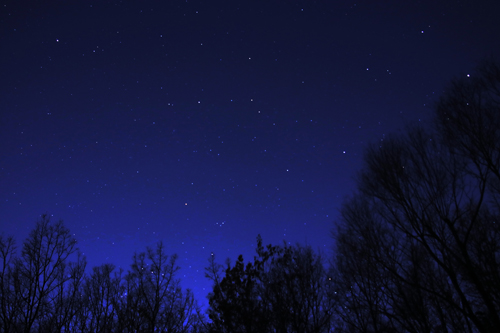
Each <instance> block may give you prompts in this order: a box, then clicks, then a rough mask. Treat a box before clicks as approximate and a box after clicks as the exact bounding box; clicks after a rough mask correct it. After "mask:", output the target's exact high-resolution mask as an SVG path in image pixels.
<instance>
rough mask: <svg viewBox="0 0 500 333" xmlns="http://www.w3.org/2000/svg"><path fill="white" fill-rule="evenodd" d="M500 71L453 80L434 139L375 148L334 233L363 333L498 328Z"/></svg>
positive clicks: (348, 314) (353, 318) (345, 290)
mask: <svg viewBox="0 0 500 333" xmlns="http://www.w3.org/2000/svg"><path fill="white" fill-rule="evenodd" d="M499 102H500V70H499V69H498V67H497V66H495V65H492V64H488V65H483V67H480V68H479V70H478V72H477V73H476V74H475V75H472V77H465V78H464V79H463V80H462V79H460V80H455V81H454V82H453V84H452V85H451V86H450V88H449V89H448V91H447V92H446V93H445V94H444V95H443V97H442V98H441V100H440V102H439V103H438V105H437V116H436V128H437V130H438V131H436V133H429V132H428V131H426V130H424V129H422V128H410V129H409V130H408V132H407V133H406V134H404V135H400V136H393V137H391V138H389V139H388V140H384V141H383V142H382V143H380V144H378V145H372V146H371V147H370V148H369V149H368V151H367V153H366V155H365V166H364V169H363V170H362V172H361V174H360V177H359V182H358V184H359V186H358V188H359V191H358V193H357V194H356V195H355V196H354V197H353V198H351V199H349V200H348V201H346V203H345V204H344V205H343V209H342V221H341V222H340V224H339V227H338V230H337V232H336V234H335V239H336V244H337V245H336V246H337V259H336V263H337V267H336V269H337V274H336V276H335V278H336V279H337V282H338V286H339V288H340V289H339V293H341V299H342V302H343V303H342V304H343V306H342V307H339V308H338V312H339V314H340V316H342V317H343V318H344V319H345V320H344V322H346V323H348V325H347V326H346V327H347V328H351V329H352V330H359V331H364V332H386V331H388V330H393V331H398V332H400V331H407V332H441V331H454V332H493V331H495V330H496V329H497V328H498V327H500V317H499V313H500V283H498V281H500V265H499V264H500V263H499V260H500V227H499V223H498V221H499V217H500V209H499V208H500V205H499V202H500V200H499V199H500V191H499V189H500V187H499V184H500V108H499Z"/></svg>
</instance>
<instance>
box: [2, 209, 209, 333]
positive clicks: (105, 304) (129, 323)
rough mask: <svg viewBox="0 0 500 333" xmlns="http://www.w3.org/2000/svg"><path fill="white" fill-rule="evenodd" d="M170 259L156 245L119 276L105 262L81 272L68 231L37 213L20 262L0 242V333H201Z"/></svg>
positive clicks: (6, 241) (9, 242)
mask: <svg viewBox="0 0 500 333" xmlns="http://www.w3.org/2000/svg"><path fill="white" fill-rule="evenodd" d="M72 255H73V257H72V258H75V259H76V260H75V261H73V262H70V261H69V258H70V256H72ZM176 258H177V257H176V256H175V255H173V256H167V255H166V254H165V252H164V246H163V244H162V243H161V242H160V243H158V245H157V247H156V249H155V250H152V249H149V248H148V249H147V252H146V253H139V254H135V255H134V258H133V263H132V266H131V270H130V271H128V272H127V273H126V274H124V272H123V270H121V269H120V270H118V271H116V270H115V267H114V265H113V264H109V263H108V264H103V265H101V266H98V267H94V268H93V270H92V273H91V274H90V275H86V274H85V267H86V260H85V257H83V256H82V255H81V254H80V253H79V252H78V250H77V248H76V241H75V240H74V239H73V237H72V236H71V234H70V232H69V230H68V229H67V228H66V227H64V225H63V223H62V221H59V222H57V223H52V222H50V219H49V217H48V216H46V215H43V216H42V218H41V221H39V222H38V223H37V224H36V227H35V228H34V230H33V231H32V232H31V233H30V235H29V237H28V238H27V239H26V241H25V242H24V243H23V250H22V253H21V256H20V257H17V256H16V246H15V242H14V239H13V238H11V237H9V238H4V237H3V236H1V237H0V265H1V266H0V332H1V333H6V332H16V333H17V332H26V333H27V332H81V333H84V332H85V333H86V332H89V333H90V332H92V333H94V332H103V333H104V332H120V333H127V332H175V333H188V332H192V333H195V332H204V328H205V327H206V323H205V319H204V317H203V316H202V315H201V313H200V309H199V308H198V306H197V304H196V302H195V300H194V296H193V293H192V292H191V291H190V290H187V291H183V290H182V289H181V288H180V282H179V280H177V279H176V278H175V273H176V272H177V270H178V267H177V266H176V265H175V261H176Z"/></svg>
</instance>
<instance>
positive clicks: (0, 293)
mask: <svg viewBox="0 0 500 333" xmlns="http://www.w3.org/2000/svg"><path fill="white" fill-rule="evenodd" d="M15 254H16V245H15V241H14V239H13V238H12V237H8V238H6V239H5V238H4V237H3V236H1V235H0V265H1V267H0V307H1V308H0V316H1V323H0V325H1V326H0V331H1V332H5V333H8V332H12V331H14V329H15V326H16V323H17V322H18V321H19V318H20V315H21V312H20V306H21V305H20V302H19V301H20V300H19V299H18V298H17V297H16V294H15V290H14V286H13V283H12V278H13V276H12V272H13V268H14V267H13V264H14V256H15Z"/></svg>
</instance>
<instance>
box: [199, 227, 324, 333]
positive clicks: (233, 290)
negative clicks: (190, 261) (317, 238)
mask: <svg viewBox="0 0 500 333" xmlns="http://www.w3.org/2000/svg"><path fill="white" fill-rule="evenodd" d="M209 262H210V265H209V267H207V275H208V276H209V277H210V278H211V279H212V280H213V281H214V289H213V292H212V293H211V294H210V296H209V304H210V308H209V311H208V314H209V318H210V319H211V320H212V324H211V331H212V332H304V333H305V332H318V333H320V332H328V331H329V330H330V328H331V323H332V314H333V302H332V301H333V299H332V298H331V297H330V296H329V290H330V287H331V284H330V283H329V282H330V280H329V279H328V277H327V274H326V270H325V269H324V266H323V262H322V260H321V257H320V256H318V255H316V254H315V253H314V252H313V251H312V249H311V248H308V247H305V248H304V247H301V246H299V245H296V246H288V245H286V244H285V245H284V246H282V247H280V246H272V245H268V246H267V247H264V246H263V245H262V239H261V238H260V236H259V237H258V238H257V255H256V256H255V257H254V263H253V264H252V263H247V264H246V266H245V263H244V260H243V256H241V255H240V256H239V257H238V260H237V261H236V263H235V264H234V266H233V267H231V265H230V263H229V261H228V262H227V263H226V266H227V268H226V270H225V276H224V277H223V278H222V279H220V275H219V274H220V267H219V266H217V265H216V264H215V262H214V258H213V256H211V258H210V260H209Z"/></svg>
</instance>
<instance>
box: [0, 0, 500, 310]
mask: <svg viewBox="0 0 500 333" xmlns="http://www.w3.org/2000/svg"><path fill="white" fill-rule="evenodd" d="M499 13H500V3H499V2H498V1H472V0H470V1H451V0H450V1H418V2H417V1H360V2H353V1H299V2H297V1H273V0H267V1H259V0H252V1H191V0H188V1H185V0H183V1H177V0H169V1H124V2H117V3H115V2H107V1H71V2H67V1H64V2H63V1H60V2H58V1H46V2H43V1H37V2H29V1H21V2H18V3H15V2H13V1H12V2H10V3H7V4H6V5H2V7H1V8H0V19H1V20H0V45H1V46H0V73H1V79H0V101H1V104H0V115H1V118H0V149H1V150H0V153H1V154H0V213H1V215H0V227H1V231H2V232H3V233H4V234H7V235H14V236H15V237H16V239H17V241H18V243H19V244H21V242H22V241H23V240H24V238H25V237H26V236H27V235H28V232H29V231H30V230H31V229H32V228H33V227H34V225H35V222H36V221H37V219H39V216H40V215H41V214H42V213H45V212H47V213H49V214H51V215H53V216H54V219H55V220H58V219H63V220H64V221H65V223H66V226H67V227H69V228H70V230H71V231H72V232H73V233H74V234H75V237H76V238H77V240H78V242H79V247H80V249H81V250H82V251H83V252H84V253H85V255H86V256H87V259H88V262H89V267H92V266H96V265H100V264H102V263H105V262H111V263H114V264H116V265H117V266H122V267H124V268H125V269H128V267H129V265H130V263H131V258H132V255H133V253H134V251H144V250H145V247H146V246H155V244H156V242H157V241H159V240H163V241H164V243H165V244H166V247H167V250H168V252H169V253H177V254H178V255H179V261H178V264H179V265H180V266H181V268H182V269H181V271H180V273H179V278H181V279H182V283H183V285H184V286H185V287H189V288H192V289H193V290H194V291H195V293H196V295H197V297H198V300H199V301H200V302H201V303H205V302H206V301H205V299H204V296H205V295H206V293H207V292H208V291H209V289H210V282H209V281H208V280H206V279H205V278H204V276H203V275H204V273H203V268H204V267H205V266H206V263H207V259H208V258H209V256H210V253H211V252H214V253H215V254H216V256H217V258H218V261H219V262H221V263H222V262H223V261H224V260H225V258H227V257H230V258H231V259H232V260H233V261H234V260H235V259H236V257H237V255H238V254H240V253H242V254H243V255H244V257H245V259H246V260H251V259H252V258H253V254H254V248H255V238H256V236H257V234H259V233H260V234H262V236H263V238H264V242H265V243H273V244H279V243H281V242H282V241H283V240H286V241H287V242H292V243H295V242H301V243H307V244H310V245H312V246H313V248H315V249H322V250H323V251H325V255H326V256H329V255H331V247H332V245H333V243H332V239H331V238H330V230H331V229H332V227H333V226H334V221H335V220H336V219H337V218H338V208H339V206H340V204H341V202H342V199H343V197H345V196H346V195H349V194H350V193H352V191H353V190H354V181H353V177H354V176H355V174H356V171H357V170H359V169H360V168H361V166H362V153H363V149H364V148H365V147H366V146H367V144H368V143H370V142H376V141H377V140H381V139H383V137H384V135H386V134H387V133H390V132H394V131H397V130H398V129H400V128H401V127H402V126H403V125H404V124H405V123H406V122H409V121H418V120H419V119H421V120H422V121H427V120H428V119H429V117H430V115H431V110H432V104H433V102H434V101H436V98H437V96H439V94H440V92H441V91H442V89H443V87H444V86H445V85H446V83H447V82H448V81H449V80H450V79H451V78H452V77H453V76H456V75H460V74H465V73H468V72H470V71H471V70H472V69H473V68H474V67H475V65H476V64H477V62H478V61H480V60H482V59H483V58H485V57H489V56H493V57H495V56H498V55H499V51H500V43H499V39H498V32H500V21H499V20H498V15H499Z"/></svg>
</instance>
